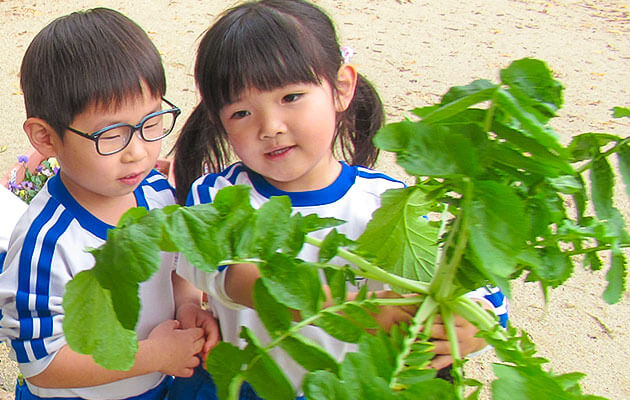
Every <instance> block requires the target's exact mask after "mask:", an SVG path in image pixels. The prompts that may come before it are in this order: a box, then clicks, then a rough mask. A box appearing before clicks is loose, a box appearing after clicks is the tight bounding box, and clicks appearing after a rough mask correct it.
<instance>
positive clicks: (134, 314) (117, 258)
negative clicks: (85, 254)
mask: <svg viewBox="0 0 630 400" xmlns="http://www.w3.org/2000/svg"><path fill="white" fill-rule="evenodd" d="M141 221H142V223H141V224H139V223H137V224H129V225H126V226H124V228H122V229H111V230H109V231H108V234H107V243H108V245H107V246H102V247H101V248H99V249H96V250H92V254H93V255H94V258H95V259H96V262H95V265H94V267H93V271H94V276H95V277H96V279H98V281H99V282H100V284H101V286H102V287H103V288H105V289H108V290H110V291H111V296H112V302H113V306H114V310H115V311H116V314H117V316H118V320H119V321H120V323H121V324H122V325H123V326H124V327H125V328H126V329H134V328H135V326H136V323H137V322H138V313H139V312H140V300H139V298H138V284H139V282H143V281H145V280H147V279H149V277H150V276H151V275H152V274H153V273H154V272H156V271H157V270H158V269H159V268H160V263H161V261H162V258H161V256H160V247H159V243H160V242H161V239H162V226H163V224H164V221H165V215H164V213H163V212H161V210H155V211H154V212H151V213H146V214H145V215H144V216H142V218H141ZM140 237H142V238H144V240H138V238H140Z"/></svg>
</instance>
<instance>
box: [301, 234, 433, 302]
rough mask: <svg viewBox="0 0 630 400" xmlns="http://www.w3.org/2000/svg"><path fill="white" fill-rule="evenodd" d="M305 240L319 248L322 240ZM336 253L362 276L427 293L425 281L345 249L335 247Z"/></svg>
mask: <svg viewBox="0 0 630 400" xmlns="http://www.w3.org/2000/svg"><path fill="white" fill-rule="evenodd" d="M305 242H306V243H309V244H312V245H313V246H316V247H319V248H321V247H322V242H323V241H322V240H319V239H315V238H313V237H311V236H306V238H305ZM337 255H338V256H339V257H341V258H343V259H344V260H346V261H349V262H350V263H352V264H354V265H355V266H356V267H357V268H359V270H358V271H356V272H357V273H358V274H359V275H361V276H363V277H364V278H368V279H374V280H379V281H381V282H383V283H387V284H389V285H391V286H398V287H401V288H403V289H407V290H410V291H412V292H414V293H420V294H429V285H428V284H427V283H424V282H420V281H416V280H413V279H407V278H403V277H401V276H398V275H395V274H391V273H389V272H387V271H385V270H383V269H381V268H380V267H378V266H376V265H374V264H372V263H371V262H369V261H367V260H366V259H364V258H363V257H361V256H358V255H356V254H354V253H352V252H350V251H348V250H346V249H342V248H340V249H337Z"/></svg>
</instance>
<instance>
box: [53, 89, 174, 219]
mask: <svg viewBox="0 0 630 400" xmlns="http://www.w3.org/2000/svg"><path fill="white" fill-rule="evenodd" d="M144 92H145V93H143V94H142V95H138V96H135V97H130V98H128V99H126V100H125V101H124V102H123V103H122V104H121V105H120V107H107V106H100V105H94V104H93V105H90V106H89V107H88V108H87V109H86V110H85V111H84V112H82V113H81V114H79V115H77V116H76V117H75V119H74V121H72V123H71V124H70V126H72V128H74V129H77V130H80V131H83V132H90V133H91V132H95V131H97V130H99V129H101V128H104V127H106V126H109V125H113V124H116V123H128V124H132V125H135V124H138V123H139V122H140V120H141V119H142V118H143V117H144V116H146V115H147V114H150V113H152V112H155V111H158V110H160V106H161V98H159V97H152V96H151V94H150V93H148V91H144ZM56 142H57V143H56V145H55V150H56V157H57V160H58V161H59V165H60V167H61V171H60V176H61V180H62V181H63V183H64V185H65V186H66V188H67V189H68V191H69V192H70V193H71V194H72V196H73V197H74V198H75V199H76V200H77V201H78V202H79V203H80V204H81V205H83V206H84V207H86V208H87V209H88V210H90V211H92V210H94V209H95V208H96V209H101V208H102V207H107V206H108V205H111V204H126V205H129V203H130V202H131V201H132V200H133V201H135V200H134V199H133V194H132V193H133V191H134V189H135V188H136V187H137V186H138V184H139V183H140V182H141V181H142V180H143V179H144V178H145V177H146V176H147V175H148V174H149V172H150V171H151V169H152V168H154V166H155V163H156V161H157V158H158V156H159V154H160V150H161V142H162V141H161V140H158V141H154V142H146V141H144V140H143V139H141V138H140V137H139V133H138V132H136V133H135V134H134V136H133V138H132V139H131V142H130V143H129V145H128V146H127V147H126V148H125V149H123V150H122V151H120V152H118V153H115V154H111V155H107V156H102V155H100V154H98V153H97V151H96V146H95V142H94V141H92V140H89V139H87V138H84V137H82V136H79V135H77V134H75V133H73V132H71V131H68V130H66V132H65V134H64V137H63V140H58V141H56ZM123 200H124V201H123ZM131 205H135V204H131ZM131 205H129V206H131Z"/></svg>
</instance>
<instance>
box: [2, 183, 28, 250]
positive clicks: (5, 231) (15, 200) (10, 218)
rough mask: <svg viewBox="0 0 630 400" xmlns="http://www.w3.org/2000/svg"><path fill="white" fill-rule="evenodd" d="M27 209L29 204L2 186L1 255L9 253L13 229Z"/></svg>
mask: <svg viewBox="0 0 630 400" xmlns="http://www.w3.org/2000/svg"><path fill="white" fill-rule="evenodd" d="M26 207H28V204H26V203H25V202H23V201H22V200H20V198H19V197H17V196H16V195H14V194H13V193H11V191H9V189H7V188H5V187H4V186H0V253H3V252H5V251H7V248H8V247H9V238H10V237H11V232H13V227H14V226H15V224H17V222H18V219H20V217H21V216H22V214H23V213H24V211H26Z"/></svg>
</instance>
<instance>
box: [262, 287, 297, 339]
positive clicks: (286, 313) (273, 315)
mask: <svg viewBox="0 0 630 400" xmlns="http://www.w3.org/2000/svg"><path fill="white" fill-rule="evenodd" d="M253 300H254V307H255V309H256V312H257V313H258V317H259V318H260V320H261V321H262V322H263V324H264V325H265V329H267V332H269V335H270V336H271V337H272V338H277V337H278V336H280V335H282V334H284V333H285V332H286V331H288V330H289V329H290V328H291V321H292V320H293V316H292V315H291V310H289V308H288V307H287V306H285V305H284V304H282V303H280V302H279V301H277V300H276V299H275V297H273V296H272V295H271V294H269V291H268V290H267V287H266V286H265V285H264V284H263V282H262V280H261V279H258V280H256V283H254V293H253Z"/></svg>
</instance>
